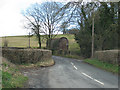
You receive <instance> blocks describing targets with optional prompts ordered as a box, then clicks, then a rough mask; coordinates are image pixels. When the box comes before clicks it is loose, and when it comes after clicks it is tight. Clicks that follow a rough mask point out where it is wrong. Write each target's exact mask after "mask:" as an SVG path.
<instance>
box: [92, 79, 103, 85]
mask: <svg viewBox="0 0 120 90" xmlns="http://www.w3.org/2000/svg"><path fill="white" fill-rule="evenodd" d="M94 81H96V82H98V83H100V84H102V85H104V83H102V82H100V81H98V80H96V79H94Z"/></svg>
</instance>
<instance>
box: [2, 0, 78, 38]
mask: <svg viewBox="0 0 120 90" xmlns="http://www.w3.org/2000/svg"><path fill="white" fill-rule="evenodd" d="M43 1H51V0H0V37H1V36H15V35H26V34H28V30H26V29H24V28H23V22H22V20H23V16H22V15H21V10H22V9H26V8H27V7H28V6H30V4H33V3H36V2H38V3H40V2H43ZM52 1H58V2H67V1H72V0H52ZM75 1H76V0H75Z"/></svg>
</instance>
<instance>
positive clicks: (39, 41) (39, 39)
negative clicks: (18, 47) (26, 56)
mask: <svg viewBox="0 0 120 90" xmlns="http://www.w3.org/2000/svg"><path fill="white" fill-rule="evenodd" d="M38 44H39V48H41V37H40V35H38Z"/></svg>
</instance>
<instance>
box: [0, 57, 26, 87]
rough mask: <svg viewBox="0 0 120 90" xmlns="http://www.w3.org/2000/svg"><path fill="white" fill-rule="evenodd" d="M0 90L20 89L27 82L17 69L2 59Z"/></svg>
mask: <svg viewBox="0 0 120 90" xmlns="http://www.w3.org/2000/svg"><path fill="white" fill-rule="evenodd" d="M2 61H3V62H2V88H22V87H24V84H25V83H26V82H27V80H28V78H27V77H25V76H24V75H22V73H21V72H20V70H19V68H18V67H17V66H16V65H14V64H12V63H10V62H9V61H7V60H6V59H5V58H3V59H2Z"/></svg>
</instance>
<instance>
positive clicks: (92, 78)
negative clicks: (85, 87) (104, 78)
mask: <svg viewBox="0 0 120 90" xmlns="http://www.w3.org/2000/svg"><path fill="white" fill-rule="evenodd" d="M81 73H82V74H83V75H85V76H86V77H88V78H90V79H92V80H94V81H96V82H98V83H100V84H102V85H104V83H102V82H100V81H98V80H97V79H94V78H92V77H91V76H89V75H87V74H85V73H83V72H81Z"/></svg>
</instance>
